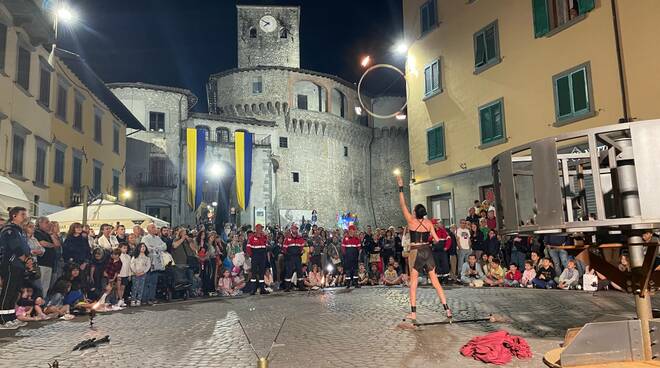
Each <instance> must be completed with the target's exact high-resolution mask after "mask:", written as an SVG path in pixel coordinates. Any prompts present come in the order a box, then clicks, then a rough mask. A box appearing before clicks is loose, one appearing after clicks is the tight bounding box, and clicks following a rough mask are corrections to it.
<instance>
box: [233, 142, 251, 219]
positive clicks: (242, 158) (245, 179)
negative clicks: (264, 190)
mask: <svg viewBox="0 0 660 368" xmlns="http://www.w3.org/2000/svg"><path fill="white" fill-rule="evenodd" d="M252 140H253V135H252V133H248V132H242V131H236V132H234V142H235V153H236V199H237V200H238V205H239V206H240V207H241V208H242V209H245V208H247V206H248V204H249V203H250V186H251V185H252Z"/></svg>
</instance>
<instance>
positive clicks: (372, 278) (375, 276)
mask: <svg viewBox="0 0 660 368" xmlns="http://www.w3.org/2000/svg"><path fill="white" fill-rule="evenodd" d="M379 282H380V272H378V265H376V264H375V263H373V264H372V265H371V272H370V273H369V282H368V283H367V285H371V286H375V285H378V284H379Z"/></svg>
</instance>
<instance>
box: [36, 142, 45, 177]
mask: <svg viewBox="0 0 660 368" xmlns="http://www.w3.org/2000/svg"><path fill="white" fill-rule="evenodd" d="M36 146H37V154H36V157H35V158H36V162H35V173H34V183H35V184H37V185H41V186H43V185H46V144H44V143H43V142H37V145H36Z"/></svg>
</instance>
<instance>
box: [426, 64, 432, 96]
mask: <svg viewBox="0 0 660 368" xmlns="http://www.w3.org/2000/svg"><path fill="white" fill-rule="evenodd" d="M431 84H432V81H431V67H430V66H427V67H426V68H424V94H425V95H428V94H429V93H431V90H432V87H431Z"/></svg>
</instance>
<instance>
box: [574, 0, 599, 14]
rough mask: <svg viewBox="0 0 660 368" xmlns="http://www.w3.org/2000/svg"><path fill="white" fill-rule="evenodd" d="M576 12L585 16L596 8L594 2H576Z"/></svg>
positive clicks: (588, 0) (586, 0)
mask: <svg viewBox="0 0 660 368" xmlns="http://www.w3.org/2000/svg"><path fill="white" fill-rule="evenodd" d="M577 2H578V11H579V12H580V14H587V13H588V12H590V11H592V10H593V9H594V7H595V6H596V4H595V1H594V0H578V1H577Z"/></svg>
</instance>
